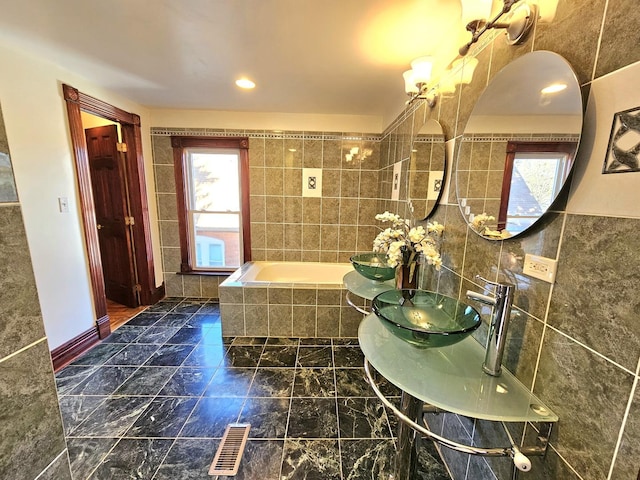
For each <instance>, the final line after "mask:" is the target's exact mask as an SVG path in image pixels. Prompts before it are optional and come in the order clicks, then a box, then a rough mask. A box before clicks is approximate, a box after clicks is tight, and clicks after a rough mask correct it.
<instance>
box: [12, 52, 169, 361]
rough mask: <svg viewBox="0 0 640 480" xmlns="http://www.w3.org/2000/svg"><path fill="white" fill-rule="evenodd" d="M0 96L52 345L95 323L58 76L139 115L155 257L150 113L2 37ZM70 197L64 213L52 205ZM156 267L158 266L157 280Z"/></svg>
mask: <svg viewBox="0 0 640 480" xmlns="http://www.w3.org/2000/svg"><path fill="white" fill-rule="evenodd" d="M0 64H1V65H2V66H3V68H2V75H0V104H1V105H2V112H3V116H4V120H5V125H6V130H7V138H8V141H9V149H10V151H11V160H12V164H13V169H14V173H15V178H16V185H17V189H18V196H19V199H20V204H21V207H22V214H23V217H24V222H25V228H26V231H27V239H28V242H29V250H30V252H31V258H32V262H33V268H34V273H35V278H36V284H37V287H38V295H39V298H40V305H41V308H42V314H43V319H44V326H45V330H46V333H47V336H48V340H49V347H50V348H51V349H54V348H56V347H58V346H60V345H62V344H63V343H65V342H67V341H68V340H70V339H72V338H74V337H75V336H77V335H79V334H80V333H82V332H84V331H86V330H88V329H89V328H91V327H92V326H93V322H94V318H95V315H94V312H93V304H92V297H91V289H90V283H89V273H88V263H87V260H86V253H85V248H84V240H83V235H82V226H81V217H80V213H79V209H78V194H77V186H76V179H75V169H74V158H73V150H72V148H71V140H70V135H69V128H68V123H67V112H66V105H65V102H64V100H63V97H62V86H61V85H62V83H67V84H69V85H72V86H73V87H75V88H78V89H79V90H80V91H81V92H83V93H86V94H88V95H91V96H94V97H96V98H99V99H101V100H104V101H106V102H109V103H111V104H113V105H115V106H117V107H120V108H122V109H123V110H126V111H130V112H134V113H136V114H138V115H140V117H141V123H142V138H143V154H144V157H145V162H146V166H145V168H146V174H147V176H146V182H147V190H148V193H149V198H150V199H151V200H150V205H149V210H150V212H149V213H150V218H151V224H152V241H153V246H154V257H155V258H156V259H158V260H157V261H158V262H159V261H160V258H161V256H160V248H159V245H160V242H159V234H158V231H157V210H156V202H155V200H154V199H155V187H154V181H153V169H152V167H151V165H152V156H151V138H150V136H149V125H150V122H149V113H148V110H147V109H146V108H143V107H142V106H140V105H138V104H135V103H133V102H130V101H128V100H126V99H124V98H121V97H118V96H115V95H113V94H111V93H110V92H108V91H105V90H103V89H100V88H98V87H96V86H94V85H92V84H91V83H89V82H87V81H86V80H85V79H84V78H82V77H81V76H80V75H77V74H74V73H71V72H68V71H66V70H63V69H61V68H59V67H58V66H56V65H55V64H53V63H51V62H50V61H49V60H47V59H42V58H37V57H33V56H31V55H28V54H26V53H24V52H23V51H21V50H18V49H16V48H15V47H13V46H11V45H9V44H8V43H6V42H5V41H4V40H0ZM60 196H64V197H68V198H69V207H70V213H66V214H63V213H60V212H59V211H58V197H60ZM161 281H162V279H161V268H160V265H158V266H157V268H156V284H158V285H159V284H160V283H161Z"/></svg>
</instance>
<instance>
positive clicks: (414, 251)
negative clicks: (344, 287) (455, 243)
mask: <svg viewBox="0 0 640 480" xmlns="http://www.w3.org/2000/svg"><path fill="white" fill-rule="evenodd" d="M376 220H379V221H381V222H385V223H386V222H389V223H391V227H389V228H386V229H384V230H382V231H381V232H380V233H379V234H378V236H377V237H376V238H375V240H374V241H373V251H374V252H382V253H386V254H387V263H388V264H389V265H390V266H392V267H397V266H398V265H405V266H409V267H410V273H409V280H410V281H411V280H412V279H413V276H414V273H415V267H416V263H417V261H418V257H419V255H420V254H422V256H423V257H424V259H425V260H426V262H427V264H429V265H433V266H434V267H435V269H436V270H440V267H441V266H442V258H441V257H440V252H439V237H440V236H441V235H442V232H443V231H444V225H441V224H439V223H438V222H428V223H427V228H426V230H425V228H424V227H423V226H422V225H418V226H416V227H412V226H411V224H410V221H409V220H406V219H404V218H400V217H399V216H398V215H396V214H393V213H389V212H384V213H379V214H378V215H376Z"/></svg>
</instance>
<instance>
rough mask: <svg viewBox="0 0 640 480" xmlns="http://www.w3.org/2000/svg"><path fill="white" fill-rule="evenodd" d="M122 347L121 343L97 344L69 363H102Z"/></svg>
mask: <svg viewBox="0 0 640 480" xmlns="http://www.w3.org/2000/svg"><path fill="white" fill-rule="evenodd" d="M124 347H125V345H124V344H122V343H102V344H98V345H96V346H95V347H93V348H92V349H91V350H89V351H88V352H87V353H85V354H84V355H82V356H81V357H80V358H78V359H76V360H74V361H73V362H71V365H91V366H93V365H102V364H103V363H105V362H106V361H107V360H109V359H110V358H111V357H113V356H114V355H115V354H116V353H118V352H119V351H120V350H122V349H123V348H124Z"/></svg>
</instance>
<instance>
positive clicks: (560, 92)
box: [456, 51, 582, 240]
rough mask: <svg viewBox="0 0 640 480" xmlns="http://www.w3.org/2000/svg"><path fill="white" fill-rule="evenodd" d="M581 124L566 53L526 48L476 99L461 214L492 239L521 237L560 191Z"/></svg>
mask: <svg viewBox="0 0 640 480" xmlns="http://www.w3.org/2000/svg"><path fill="white" fill-rule="evenodd" d="M581 130H582V96H581V94H580V85H579V84H578V80H577V78H576V75H575V73H574V71H573V69H572V68H571V66H570V65H569V64H568V63H567V61H566V60H565V59H564V58H562V57H561V56H560V55H558V54H556V53H553V52H547V51H538V52H532V53H528V54H526V55H524V56H522V57H520V58H518V59H517V60H515V61H513V62H512V63H510V64H509V65H507V66H506V67H504V68H503V69H502V70H501V71H500V72H498V74H497V75H496V76H495V77H494V78H493V80H492V81H491V83H490V84H489V85H488V86H487V88H486V89H485V91H484V92H483V93H482V95H481V96H480V98H479V99H478V102H477V103H476V105H475V107H474V108H473V111H472V112H471V116H470V117H469V121H468V122H467V125H466V127H465V130H464V133H463V136H462V140H461V143H460V147H459V152H458V159H457V163H456V185H457V187H456V188H457V193H458V202H459V205H460V209H461V211H462V215H463V216H464V218H465V220H466V221H467V223H468V224H469V225H470V226H471V227H472V229H473V230H474V231H475V232H476V233H478V234H479V235H482V236H483V237H485V238H488V239H495V240H500V239H503V238H510V237H514V236H516V235H520V234H522V233H523V232H525V231H526V230H527V229H528V228H529V227H531V226H532V225H533V224H534V223H535V222H536V221H537V220H538V219H540V218H541V217H542V215H544V213H545V212H546V211H547V209H549V207H550V206H551V205H552V204H553V202H554V200H555V199H556V198H557V197H558V195H559V194H560V191H561V190H562V187H563V186H564V184H565V181H566V179H567V177H568V175H569V173H570V172H571V168H572V167H573V163H574V158H575V154H576V151H577V149H578V142H579V140H580V132H581Z"/></svg>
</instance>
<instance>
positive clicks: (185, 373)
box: [158, 367, 216, 397]
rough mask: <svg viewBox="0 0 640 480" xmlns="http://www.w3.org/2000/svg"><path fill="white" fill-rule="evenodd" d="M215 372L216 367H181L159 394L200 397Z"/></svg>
mask: <svg viewBox="0 0 640 480" xmlns="http://www.w3.org/2000/svg"><path fill="white" fill-rule="evenodd" d="M215 372H216V369H215V368H201V367H180V368H178V369H177V371H176V372H175V373H174V374H173V376H172V377H171V379H170V380H169V381H168V382H167V383H166V384H165V386H164V387H163V388H162V390H160V393H159V394H158V395H167V396H176V397H199V396H200V395H202V393H203V392H204V389H205V388H206V387H207V385H209V382H210V381H211V377H213V374H214V373H215Z"/></svg>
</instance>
